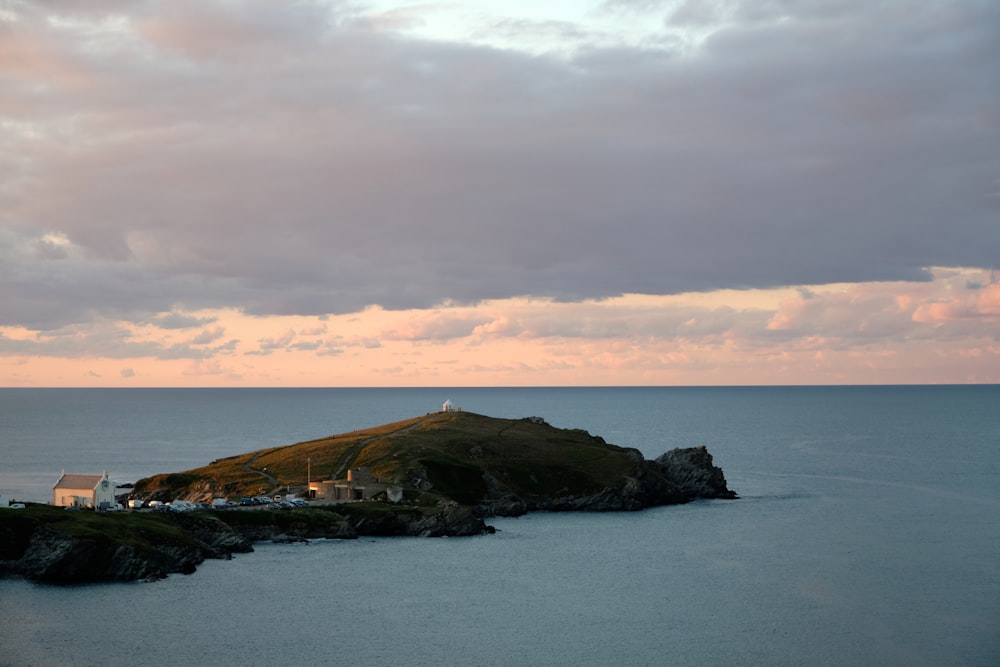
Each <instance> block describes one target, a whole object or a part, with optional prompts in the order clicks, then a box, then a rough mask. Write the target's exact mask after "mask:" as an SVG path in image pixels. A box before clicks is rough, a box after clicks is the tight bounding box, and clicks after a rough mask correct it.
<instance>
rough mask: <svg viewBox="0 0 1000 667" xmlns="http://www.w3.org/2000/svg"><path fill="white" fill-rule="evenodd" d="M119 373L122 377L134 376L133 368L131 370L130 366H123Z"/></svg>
mask: <svg viewBox="0 0 1000 667" xmlns="http://www.w3.org/2000/svg"><path fill="white" fill-rule="evenodd" d="M119 375H121V376H122V377H123V378H134V377H135V370H133V369H132V368H123V369H121V372H119Z"/></svg>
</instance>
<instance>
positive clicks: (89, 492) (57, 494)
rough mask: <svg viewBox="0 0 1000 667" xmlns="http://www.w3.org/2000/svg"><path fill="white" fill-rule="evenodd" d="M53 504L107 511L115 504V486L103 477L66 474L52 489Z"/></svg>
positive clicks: (105, 475)
mask: <svg viewBox="0 0 1000 667" xmlns="http://www.w3.org/2000/svg"><path fill="white" fill-rule="evenodd" d="M52 504H53V505H56V506H57V507H71V506H75V507H93V508H95V509H107V508H109V507H111V506H113V505H114V504H115V485H114V482H112V481H111V480H110V479H108V471H107V470H105V471H104V474H103V475H77V474H72V473H70V474H66V471H65V470H64V471H63V473H62V476H61V477H60V478H59V481H58V482H56V484H55V486H53V487H52Z"/></svg>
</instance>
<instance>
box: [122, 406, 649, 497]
mask: <svg viewBox="0 0 1000 667" xmlns="http://www.w3.org/2000/svg"><path fill="white" fill-rule="evenodd" d="M310 461H311V476H312V479H313V480H314V481H318V480H321V479H324V478H325V479H329V478H331V475H333V474H334V473H336V472H339V471H342V470H346V469H347V468H348V467H367V468H369V469H370V470H371V471H372V472H373V473H374V474H376V475H378V476H380V477H381V479H382V480H383V481H388V482H393V481H395V482H397V483H402V482H405V481H406V480H408V479H409V474H408V471H409V470H411V469H419V468H422V469H424V470H426V471H427V476H428V479H429V480H430V481H431V483H432V484H433V485H434V491H435V492H440V493H442V494H444V495H446V496H448V497H451V498H453V499H455V500H456V501H458V502H461V503H465V504H473V503H476V502H477V501H479V500H481V499H482V497H483V494H484V493H485V492H486V490H487V487H486V483H485V482H484V481H483V474H484V473H485V472H488V473H489V474H490V475H491V476H492V477H494V478H495V479H497V480H499V481H500V482H501V483H502V484H503V485H505V486H506V487H507V488H506V490H507V491H509V492H511V493H514V494H515V495H520V496H541V495H551V494H569V495H577V494H584V493H592V492H594V491H595V490H599V489H600V488H603V487H604V486H616V485H619V484H620V482H621V480H622V478H623V476H624V475H626V474H629V473H630V471H633V470H634V469H635V467H636V465H637V462H636V461H635V460H634V459H633V458H632V457H631V456H630V455H629V454H628V453H627V452H626V451H625V450H623V449H621V448H619V447H615V446H613V445H607V444H605V443H604V442H603V441H602V440H600V439H599V438H594V437H592V436H590V435H589V434H588V433H586V432H584V431H581V430H579V429H559V428H554V427H552V426H549V425H547V424H538V423H535V422H532V421H528V420H516V419H497V418H493V417H487V416H484V415H477V414H475V413H471V412H457V413H433V414H429V415H425V416H423V417H416V418H413V419H407V420H404V421H400V422H394V423H391V424H384V425H381V426H377V427H374V428H369V429H364V430H360V431H353V432H350V433H344V434H338V435H332V436H328V437H324V438H318V439H315V440H310V441H306V442H302V443H298V444H294V445H284V446H280V447H272V448H268V449H264V450H259V451H256V452H248V453H245V454H238V455H235V456H231V457H228V458H225V459H220V460H217V461H213V462H212V463H211V464H209V465H207V466H203V467H201V468H196V469H194V470H188V471H183V472H181V473H172V474H167V475H157V476H155V477H152V478H148V479H144V480H140V481H139V482H137V484H136V489H135V492H136V495H139V496H141V497H145V498H150V497H156V498H158V499H161V500H171V499H173V498H188V499H192V500H207V499H208V498H210V497H213V496H215V497H218V496H224V497H239V496H244V495H259V494H260V493H262V492H263V493H265V494H269V495H272V494H273V493H275V489H277V488H280V489H285V488H287V487H289V486H290V487H291V488H292V489H293V490H294V491H297V492H300V493H303V492H304V487H305V483H306V476H307V465H309V463H308V462H310ZM265 470H266V474H267V475H270V476H271V477H273V478H275V479H276V480H277V485H275V484H273V483H272V482H271V481H269V479H268V478H267V477H265V475H264V473H265ZM342 476H343V475H341V477H342ZM199 494H200V497H193V496H199Z"/></svg>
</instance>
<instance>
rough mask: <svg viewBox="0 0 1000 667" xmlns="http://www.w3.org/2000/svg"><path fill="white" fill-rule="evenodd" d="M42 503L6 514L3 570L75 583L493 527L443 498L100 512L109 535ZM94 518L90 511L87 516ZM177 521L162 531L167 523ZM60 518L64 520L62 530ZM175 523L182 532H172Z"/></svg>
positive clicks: (0, 527)
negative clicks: (356, 507) (389, 503)
mask: <svg viewBox="0 0 1000 667" xmlns="http://www.w3.org/2000/svg"><path fill="white" fill-rule="evenodd" d="M60 512H61V510H60V509H59V508H48V507H44V506H39V507H36V508H33V509H32V510H31V511H30V512H27V513H25V514H20V513H18V514H15V513H14V512H7V513H5V514H4V515H2V516H0V576H2V575H5V574H13V575H19V576H23V577H25V578H28V579H31V580H33V581H39V582H46V583H55V584H75V583H90V582H100V581H138V580H153V579H162V578H164V577H166V576H167V575H169V574H175V573H179V574H190V573H192V572H194V571H195V569H196V568H197V566H198V565H200V564H201V563H202V562H203V561H204V560H205V559H207V558H229V557H231V556H232V554H234V553H246V552H250V551H253V542H259V541H275V542H292V541H303V540H308V539H354V538H357V537H359V536H363V535H371V536H389V535H392V536H424V537H440V536H446V535H447V536H456V537H457V536H467V535H480V534H483V533H490V532H493V529H492V528H490V527H489V526H486V524H485V523H483V521H482V519H481V518H479V517H476V516H475V515H474V514H473V512H472V509H471V508H469V507H464V506H461V505H458V504H457V503H454V502H450V501H444V502H442V503H440V504H439V505H438V506H437V507H436V508H409V509H407V508H399V509H398V510H397V509H392V510H389V511H380V512H372V513H368V514H365V513H347V512H345V513H344V514H341V513H338V512H337V511H336V508H332V509H327V510H312V511H310V510H292V511H288V512H280V511H268V510H260V511H249V512H243V511H226V512H220V513H218V514H217V515H216V516H213V515H212V513H210V512H199V513H193V514H188V513H170V514H167V515H159V516H157V517H156V519H157V521H156V524H155V525H151V526H143V525H142V522H141V521H140V522H138V523H136V522H133V526H132V527H131V528H128V529H125V528H124V527H123V526H122V525H117V526H116V525H114V522H115V521H116V520H118V519H124V518H125V517H124V516H121V517H119V516H114V515H109V516H107V517H102V519H103V520H104V521H105V522H106V523H107V525H108V530H107V531H106V533H105V534H99V533H91V534H89V535H87V536H79V535H74V534H71V533H70V532H67V530H66V529H65V528H66V525H65V524H66V523H72V522H73V521H74V519H76V517H61V516H58V515H59V514H60ZM88 518H90V517H88ZM165 521H166V522H167V523H169V524H171V525H170V526H169V528H171V529H170V530H163V523H164V522H165ZM60 524H64V525H63V526H62V527H61V528H62V529H60ZM174 528H176V530H174Z"/></svg>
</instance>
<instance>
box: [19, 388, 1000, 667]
mask: <svg viewBox="0 0 1000 667" xmlns="http://www.w3.org/2000/svg"><path fill="white" fill-rule="evenodd" d="M448 398H450V399H451V400H452V401H453V402H454V403H455V404H457V405H459V406H461V407H462V408H463V409H466V410H472V411H474V412H480V413H484V414H489V415H493V416H498V417H524V416H529V415H538V416H542V417H545V418H546V419H547V420H548V421H549V422H550V423H551V424H553V425H556V426H561V427H574V428H575V427H579V428H584V429H587V430H588V431H590V432H591V433H594V434H598V435H601V436H603V437H604V438H605V439H606V440H608V441H609V442H613V443H615V444H620V445H626V446H632V447H637V448H638V449H640V450H641V451H643V453H644V454H646V455H647V456H649V457H653V456H657V455H659V454H660V453H662V452H663V451H666V450H667V449H670V448H672V447H679V446H690V445H695V444H706V445H708V447H709V450H710V451H711V452H712V453H713V455H714V456H715V460H716V463H717V464H718V465H720V466H721V467H722V468H723V469H724V470H725V472H726V476H727V479H728V480H729V482H730V486H731V487H732V488H733V489H735V490H736V491H737V492H738V493H740V495H741V499H740V500H738V501H732V502H727V501H708V502H696V503H692V504H690V505H685V506H681V507H665V508H657V509H653V510H647V511H644V512H639V513H630V514H596V515H595V514H534V515H530V516H527V517H521V518H518V519H500V520H496V521H495V522H494V525H495V526H496V527H497V528H498V529H499V532H498V533H497V534H496V535H492V536H482V537H476V538H462V539H455V538H452V539H440V540H432V539H406V538H403V539H362V540H357V541H349V542H338V541H319V542H313V543H311V544H308V545H270V544H263V545H258V547H257V550H256V552H255V553H253V554H246V555H241V556H238V557H237V558H235V559H234V560H233V561H210V562H207V563H205V564H204V565H203V566H201V567H200V568H199V570H198V572H197V573H195V574H194V575H190V576H172V577H170V578H168V579H166V580H165V581H161V582H157V583H154V584H114V585H97V586H79V587H71V588H53V587H46V586H38V585H34V584H30V583H27V582H23V581H17V580H6V581H0V619H2V621H0V624H2V625H3V627H2V628H0V665H90V664H107V665H119V664H120V665H126V664H128V665H136V664H157V665H170V664H177V665H190V664H214V665H247V664H285V663H291V664H294V663H301V662H302V661H310V662H314V663H315V662H319V663H321V664H329V663H332V662H339V661H342V660H345V659H348V660H349V661H350V662H352V663H353V664H355V665H375V664H384V663H397V662H399V663H406V664H411V665H452V664H455V665H458V664H462V665H606V664H624V665H715V664H729V665H875V664H878V665H935V666H936V665H942V664H948V665H991V666H995V665H998V664H1000V387H996V386H988V387H983V386H955V387H810V388H697V389H695V388H635V389H627V388H613V389H609V388H591V389H447V390H445V389H362V390H347V389H330V390H315V389H303V390H290V389H275V390H270V389H246V390H222V389H217V390H215V389H214V390H192V389H186V390H169V389H156V390H13V389H11V390H0V456H2V458H0V492H2V493H3V496H4V497H5V498H8V497H11V496H14V497H16V498H19V499H21V498H23V499H28V500H42V501H44V500H47V499H48V497H49V494H50V489H51V486H52V484H53V483H54V482H55V480H56V478H57V477H58V475H59V472H60V469H62V468H65V469H66V470H67V471H72V472H100V471H101V470H104V469H107V470H108V471H109V472H110V473H111V475H112V477H114V478H116V479H119V480H122V481H128V480H134V479H136V478H138V477H141V476H144V475H148V474H152V473H155V472H168V471H176V470H183V469H187V468H192V467H196V466H199V465H203V464H205V463H207V462H208V461H211V460H212V459H215V458H219V457H221V456H228V455H231V454H236V453H240V452H244V451H248V450H252V449H258V448H262V447H268V446H273V445H276V444H287V443H292V442H297V441H301V440H305V439H310V438H315V437H319V436H322V435H326V434H330V433H338V432H343V431H349V430H352V429H355V428H362V427H365V426H371V425H375V424H380V423H384V422H388V421H394V420H398V419H403V418H407V417H412V416H415V415H418V414H423V413H425V412H430V411H433V410H435V409H437V408H438V407H439V406H440V404H441V403H442V402H443V401H444V400H445V399H448Z"/></svg>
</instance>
